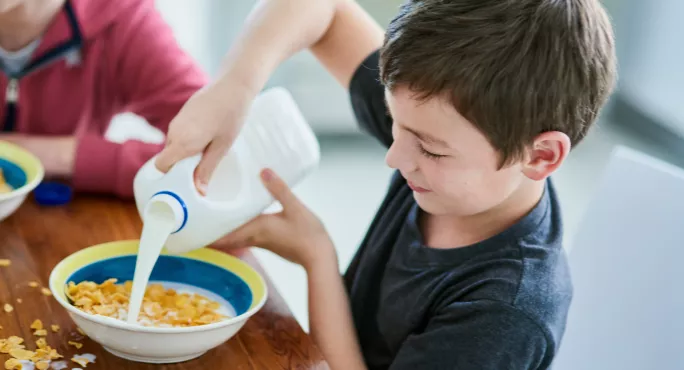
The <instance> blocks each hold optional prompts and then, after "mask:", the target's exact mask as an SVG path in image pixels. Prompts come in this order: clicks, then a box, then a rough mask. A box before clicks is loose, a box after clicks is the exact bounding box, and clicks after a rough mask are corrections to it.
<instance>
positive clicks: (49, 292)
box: [40, 288, 52, 297]
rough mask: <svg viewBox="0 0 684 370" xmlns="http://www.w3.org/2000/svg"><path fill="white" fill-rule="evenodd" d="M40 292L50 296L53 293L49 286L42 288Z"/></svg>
mask: <svg viewBox="0 0 684 370" xmlns="http://www.w3.org/2000/svg"><path fill="white" fill-rule="evenodd" d="M40 292H41V293H43V295H45V296H48V297H49V296H51V295H52V292H51V291H50V289H48V288H40Z"/></svg>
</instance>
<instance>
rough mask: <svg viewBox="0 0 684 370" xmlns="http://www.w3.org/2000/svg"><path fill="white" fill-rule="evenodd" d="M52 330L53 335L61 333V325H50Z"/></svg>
mask: <svg viewBox="0 0 684 370" xmlns="http://www.w3.org/2000/svg"><path fill="white" fill-rule="evenodd" d="M50 329H52V332H53V333H56V332H58V331H59V325H56V324H52V325H50Z"/></svg>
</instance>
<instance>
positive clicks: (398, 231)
mask: <svg viewBox="0 0 684 370" xmlns="http://www.w3.org/2000/svg"><path fill="white" fill-rule="evenodd" d="M305 47H309V48H310V50H311V51H312V52H313V53H314V54H315V55H316V56H317V58H318V59H319V60H320V61H321V62H322V63H323V64H324V65H325V66H326V67H327V68H328V70H329V71H330V72H331V73H332V74H333V75H334V76H335V77H336V78H337V80H338V81H339V82H340V83H341V84H342V85H343V86H345V87H347V88H348V89H349V93H350V95H351V99H352V105H353V108H354V112H355V114H356V117H357V118H358V121H359V122H360V124H361V125H362V126H363V127H364V128H365V129H366V130H367V131H369V132H370V133H371V134H373V135H374V136H375V137H376V138H377V139H378V140H379V141H380V142H381V143H383V144H384V145H386V146H387V147H389V151H388V153H387V163H388V165H389V166H391V167H393V168H395V169H397V172H396V175H395V176H394V177H393V178H392V180H391V183H390V186H389V190H388V193H387V196H386V198H385V200H384V202H383V203H382V205H381V207H380V209H379V211H378V214H377V216H376V218H375V220H374V221H373V223H372V224H371V226H370V229H369V231H368V234H367V236H366V238H365V240H364V241H363V244H362V245H361V247H360V249H359V251H358V253H357V255H356V256H355V258H354V259H353V261H352V263H351V265H350V266H349V269H348V271H347V272H346V274H345V277H344V281H343V280H342V279H341V278H340V277H339V275H338V273H337V262H336V256H335V252H334V248H333V246H332V245H331V242H330V239H329V238H328V236H327V234H326V232H325V230H324V228H323V226H322V225H321V224H320V223H319V222H318V220H317V219H316V217H315V216H314V215H312V214H311V213H310V212H309V211H308V210H307V209H306V207H305V206H303V205H302V204H301V203H300V202H299V201H298V200H297V199H296V198H295V196H293V194H292V193H291V192H290V191H289V189H288V188H287V187H286V185H285V184H284V183H283V182H282V181H281V180H280V179H279V178H278V177H277V176H276V174H274V173H273V172H272V171H270V170H268V169H266V170H264V171H263V172H262V180H263V182H264V184H265V186H266V187H267V188H268V189H269V191H270V192H271V193H272V194H273V195H274V197H275V198H276V199H278V200H279V201H280V202H281V203H282V206H283V211H282V212H281V213H280V214H277V215H264V216H260V217H258V218H257V219H255V220H253V221H252V222H250V223H248V224H246V225H245V226H243V227H242V228H240V229H238V230H237V231H235V232H233V233H231V234H230V235H228V236H227V238H226V240H225V242H226V243H227V244H228V245H231V246H233V247H236V248H237V247H245V246H250V245H256V246H260V247H264V248H268V249H270V250H272V251H273V252H275V253H278V254H279V255H281V256H283V257H284V258H287V259H289V260H291V261H293V262H295V263H298V264H301V265H302V266H303V267H304V269H305V270H306V272H307V274H308V284H309V302H310V303H309V307H310V324H311V325H310V326H311V334H312V336H313V337H314V340H315V341H316V343H317V344H318V346H319V347H320V349H321V351H322V352H323V354H324V356H325V357H326V359H327V361H328V362H329V363H330V365H331V367H332V368H333V369H363V368H369V369H411V370H416V369H421V370H423V369H545V368H548V367H549V366H550V364H551V363H552V360H553V358H554V355H555V354H556V352H557V351H558V348H559V345H560V343H561V338H562V336H563V332H564V329H565V322H566V315H567V311H568V306H569V304H570V300H571V294H572V287H571V282H570V276H569V272H568V266H567V261H566V257H565V255H564V252H563V248H562V245H561V238H562V223H561V215H560V209H559V206H558V202H557V198H556V193H555V190H554V188H553V186H552V184H551V182H550V181H548V180H547V179H548V177H549V175H550V174H552V173H553V172H554V171H555V170H556V169H557V168H558V167H559V166H560V165H561V164H562V163H563V161H564V159H565V158H566V156H567V155H568V152H569V151H570V148H571V147H572V146H573V145H576V144H577V143H578V142H579V141H580V140H581V139H582V137H583V136H584V135H585V134H586V132H587V130H588V129H589V126H591V124H592V123H593V122H594V120H595V119H596V115H597V113H598V112H599V110H600V108H601V106H602V105H603V104H604V102H605V101H606V99H607V97H608V95H609V93H610V91H611V90H612V88H613V84H614V79H615V56H614V50H613V49H614V48H613V40H612V32H611V26H610V24H609V21H608V18H607V16H606V14H605V13H604V11H603V10H602V8H601V6H600V4H599V3H598V1H596V0H566V1H558V0H517V1H508V0H450V1H445V0H411V1H408V2H407V3H406V4H405V5H404V6H402V7H401V10H400V12H399V15H398V16H397V17H396V18H394V20H393V21H392V22H391V24H390V26H389V28H388V30H387V33H386V35H385V37H384V42H383V33H382V31H381V30H380V29H379V27H378V26H377V25H376V24H375V23H373V22H372V20H371V19H370V18H369V17H368V15H367V14H366V13H364V12H363V11H362V10H361V9H360V8H359V6H358V5H357V4H355V3H354V2H352V1H350V0H337V1H321V0H311V1H305V0H299V1H295V0H271V1H263V2H261V3H260V4H259V5H258V6H257V8H256V9H255V10H254V12H253V13H252V15H251V16H250V18H249V20H248V22H247V26H246V28H245V31H244V33H243V34H242V36H241V37H240V38H239V41H238V42H237V43H236V44H235V46H234V47H233V48H232V50H231V51H230V52H229V54H228V56H227V60H226V68H225V72H224V74H223V76H222V78H221V79H219V80H218V81H216V82H215V83H214V84H212V85H211V86H209V87H208V88H207V89H205V90H203V91H201V92H199V93H198V94H196V95H195V96H193V97H192V98H191V99H190V100H189V101H188V103H187V104H186V105H185V106H184V108H183V109H182V110H181V112H180V113H179V115H178V116H177V117H176V118H175V119H174V120H173V121H172V123H171V126H170V131H169V143H168V145H167V147H166V148H165V149H164V150H163V151H162V153H161V155H160V157H159V159H158V161H157V164H158V166H159V167H160V168H161V169H162V170H167V169H168V167H169V166H170V165H171V164H172V163H174V162H175V161H177V160H178V159H180V158H183V157H185V156H188V155H192V154H195V153H199V152H202V151H205V156H204V161H203V163H202V164H201V166H200V167H199V168H198V170H197V175H196V176H197V182H198V188H199V189H204V186H205V185H203V184H206V181H207V179H208V178H209V176H210V174H211V171H212V170H213V168H214V166H215V165H216V162H217V161H218V160H219V159H220V157H221V155H222V154H223V152H224V150H225V149H226V148H227V147H228V146H229V145H230V143H231V142H232V140H233V138H234V137H235V136H236V135H237V133H238V132H239V127H240V125H241V123H242V117H243V116H244V113H245V111H246V109H247V107H248V102H249V101H250V100H251V99H252V98H253V97H254V96H255V94H257V92H258V91H259V89H260V88H261V87H262V86H263V85H264V83H265V82H266V80H267V79H268V76H269V74H270V73H271V72H272V71H273V69H274V68H275V67H276V66H277V65H278V63H280V62H281V61H282V60H284V59H286V58H287V57H289V56H290V55H292V54H293V53H294V52H296V51H298V50H300V49H302V48H305ZM347 296H348V298H347Z"/></svg>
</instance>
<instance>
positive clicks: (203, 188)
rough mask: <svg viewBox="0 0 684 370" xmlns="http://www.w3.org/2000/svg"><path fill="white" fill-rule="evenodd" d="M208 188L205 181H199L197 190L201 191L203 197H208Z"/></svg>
mask: <svg viewBox="0 0 684 370" xmlns="http://www.w3.org/2000/svg"><path fill="white" fill-rule="evenodd" d="M207 187H208V186H207V183H205V182H204V181H197V190H199V192H200V193H201V194H202V195H207Z"/></svg>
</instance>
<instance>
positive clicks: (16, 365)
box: [5, 358, 22, 370]
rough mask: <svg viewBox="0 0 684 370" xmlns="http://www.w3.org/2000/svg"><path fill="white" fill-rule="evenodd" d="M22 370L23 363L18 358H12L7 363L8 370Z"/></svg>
mask: <svg viewBox="0 0 684 370" xmlns="http://www.w3.org/2000/svg"><path fill="white" fill-rule="evenodd" d="M21 368H22V365H21V361H19V360H17V359H16V358H10V359H9V360H7V361H5V369H7V370H21Z"/></svg>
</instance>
